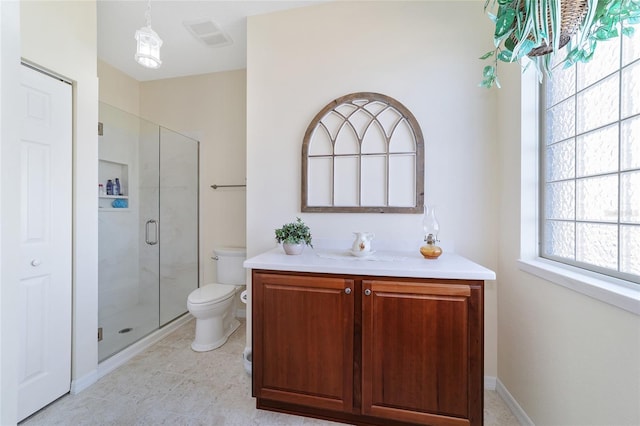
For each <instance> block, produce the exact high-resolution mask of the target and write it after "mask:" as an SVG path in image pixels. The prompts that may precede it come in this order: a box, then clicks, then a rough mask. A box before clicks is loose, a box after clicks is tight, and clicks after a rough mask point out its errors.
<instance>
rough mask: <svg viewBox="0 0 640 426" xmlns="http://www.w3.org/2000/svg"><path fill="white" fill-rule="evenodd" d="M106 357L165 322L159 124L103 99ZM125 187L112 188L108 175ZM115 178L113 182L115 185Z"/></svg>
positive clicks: (101, 350)
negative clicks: (161, 302)
mask: <svg viewBox="0 0 640 426" xmlns="http://www.w3.org/2000/svg"><path fill="white" fill-rule="evenodd" d="M99 119H100V122H101V123H102V134H101V135H100V137H99V162H98V175H99V183H100V184H102V185H103V188H104V190H101V191H100V192H99V194H98V256H99V266H98V303H99V309H98V320H99V323H98V325H99V327H100V328H99V329H98V339H99V343H98V359H99V360H100V361H103V360H104V359H106V358H108V357H110V356H111V355H113V354H115V353H117V352H119V351H120V350H122V349H123V348H125V347H127V346H129V345H130V344H132V343H134V342H136V341H137V340H139V339H141V338H142V337H144V336H146V335H147V334H149V333H151V332H153V331H154V330H156V329H158V325H159V312H158V305H159V292H158V281H159V258H160V256H159V253H160V250H159V244H158V238H159V230H158V228H157V226H158V218H159V191H158V181H159V167H160V166H159V147H158V131H159V130H158V126H157V125H154V124H153V123H150V122H148V121H145V120H142V119H140V118H139V117H136V116H134V115H132V114H129V113H126V112H124V111H121V110H119V109H117V108H114V107H112V106H109V105H106V104H104V103H100V106H99ZM116 178H117V179H118V182H119V183H120V191H117V193H112V191H109V193H107V182H108V181H109V180H110V181H111V184H113V183H115V180H116ZM110 187H111V185H109V188H110Z"/></svg>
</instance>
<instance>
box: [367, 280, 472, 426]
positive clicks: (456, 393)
mask: <svg viewBox="0 0 640 426" xmlns="http://www.w3.org/2000/svg"><path fill="white" fill-rule="evenodd" d="M363 291H364V292H365V294H364V295H363V297H362V308H363V317H362V356H363V359H362V410H363V413H364V414H367V415H371V416H376V417H383V418H390V419H391V418H393V419H397V420H403V421H407V422H412V423H416V424H429V425H444V424H446V425H468V424H482V374H483V373H482V304H481V303H479V302H481V297H482V287H481V284H478V285H477V286H475V287H473V286H471V285H467V284H466V282H462V284H460V282H456V283H445V282H443V283H426V284H423V283H412V282H406V281H391V280H390V281H383V280H380V281H378V280H369V281H367V280H365V281H363Z"/></svg>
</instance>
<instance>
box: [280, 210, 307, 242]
mask: <svg viewBox="0 0 640 426" xmlns="http://www.w3.org/2000/svg"><path fill="white" fill-rule="evenodd" d="M296 219H297V220H296V221H295V222H291V223H287V224H285V225H282V228H280V229H276V241H277V242H279V243H287V244H300V243H303V242H304V243H305V244H306V245H308V246H311V247H313V245H312V244H311V231H310V230H309V227H308V226H307V225H305V224H304V222H303V221H302V219H300V218H299V217H298V218H296Z"/></svg>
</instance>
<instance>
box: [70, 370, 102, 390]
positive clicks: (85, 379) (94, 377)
mask: <svg viewBox="0 0 640 426" xmlns="http://www.w3.org/2000/svg"><path fill="white" fill-rule="evenodd" d="M97 381H98V370H97V369H95V370H93V371H91V372H90V373H89V374H85V375H84V376H82V377H79V378H77V379H73V380H71V389H70V390H69V392H70V393H71V395H75V394H77V393H80V392H82V391H83V390H85V389H86V388H88V387H89V386H91V385H92V384H94V383H95V382H97Z"/></svg>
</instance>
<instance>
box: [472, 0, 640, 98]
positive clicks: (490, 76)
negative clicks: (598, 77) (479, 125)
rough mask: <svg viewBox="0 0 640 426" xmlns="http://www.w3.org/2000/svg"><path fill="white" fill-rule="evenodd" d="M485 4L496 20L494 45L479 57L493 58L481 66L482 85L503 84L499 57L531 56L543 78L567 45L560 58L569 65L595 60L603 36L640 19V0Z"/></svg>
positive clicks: (491, 0)
mask: <svg viewBox="0 0 640 426" xmlns="http://www.w3.org/2000/svg"><path fill="white" fill-rule="evenodd" d="M563 3H564V7H563ZM484 9H485V12H487V13H488V15H489V18H490V19H491V20H492V21H493V22H494V24H495V31H494V34H493V42H494V46H495V48H494V49H493V50H490V51H489V52H487V53H485V54H484V55H482V56H481V57H480V59H483V60H486V59H491V60H492V61H493V63H492V64H491V65H487V66H485V67H484V69H483V70H482V82H481V83H480V84H479V85H480V86H481V87H486V88H491V87H493V86H494V85H495V86H496V87H498V88H499V87H500V82H499V81H498V62H521V60H522V59H523V58H524V57H525V56H528V57H530V58H531V59H533V64H534V66H535V67H536V69H537V71H538V75H539V79H540V80H541V81H542V78H543V76H544V75H545V74H546V75H549V74H550V73H551V64H552V61H553V59H554V55H555V54H556V53H557V52H558V51H559V50H560V49H561V48H562V47H563V46H564V45H567V49H566V51H567V53H566V56H565V57H564V59H562V60H560V61H558V63H564V67H565V68H568V67H570V66H572V65H574V64H575V63H577V62H588V61H590V60H591V59H592V58H593V55H594V53H595V50H596V46H597V44H598V42H601V41H605V40H609V39H612V38H615V37H618V36H619V35H620V34H623V35H626V36H632V35H633V33H634V30H635V28H634V27H632V26H631V25H634V24H638V23H640V0H486V2H485V5H484ZM488 9H491V10H495V14H494V13H491V12H490V11H488ZM542 17H544V18H542ZM556 46H557V48H556ZM527 66H528V64H527V65H526V66H525V67H524V68H525V69H526V67H527Z"/></svg>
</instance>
